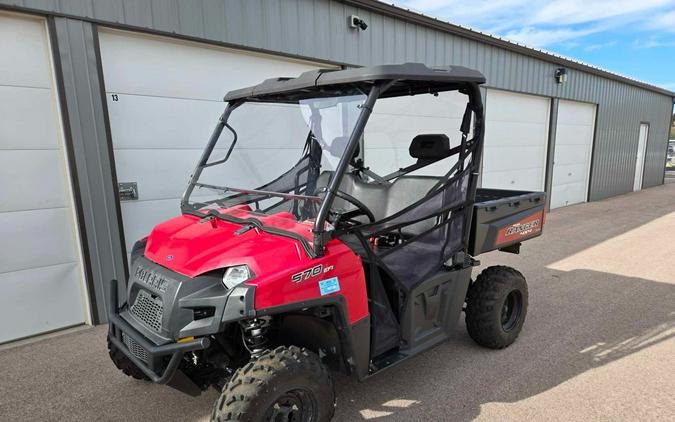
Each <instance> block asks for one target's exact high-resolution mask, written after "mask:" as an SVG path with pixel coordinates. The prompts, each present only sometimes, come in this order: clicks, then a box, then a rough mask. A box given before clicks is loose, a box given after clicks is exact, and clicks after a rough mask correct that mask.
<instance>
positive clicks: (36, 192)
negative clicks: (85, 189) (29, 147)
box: [0, 150, 68, 212]
mask: <svg viewBox="0 0 675 422" xmlns="http://www.w3.org/2000/svg"><path fill="white" fill-rule="evenodd" d="M0 186H2V196H0V212H4V211H19V210H32V209H41V208H57V207H67V206H68V200H67V195H66V192H67V186H66V180H65V170H64V168H63V158H62V157H61V152H60V151H58V150H36V151H25V150H19V151H16V150H14V151H11V150H10V151H8V150H4V151H3V150H0Z"/></svg>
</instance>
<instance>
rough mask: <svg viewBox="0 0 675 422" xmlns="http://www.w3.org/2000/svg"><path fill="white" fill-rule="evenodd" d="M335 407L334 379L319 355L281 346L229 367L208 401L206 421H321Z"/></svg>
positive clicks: (331, 412) (325, 419)
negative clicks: (209, 412)
mask: <svg viewBox="0 0 675 422" xmlns="http://www.w3.org/2000/svg"><path fill="white" fill-rule="evenodd" d="M334 411H335V392H334V391H333V379H332V377H331V375H330V372H329V371H328V369H327V368H326V367H325V366H324V365H323V364H322V363H321V361H320V359H319V357H318V356H317V355H316V354H315V353H312V352H311V351H309V350H306V349H301V348H299V347H296V346H290V347H283V346H282V347H278V348H276V349H274V350H272V351H267V352H265V353H264V354H263V355H261V356H260V357H258V358H257V359H255V360H252V361H251V362H249V363H248V364H246V365H245V366H244V367H242V368H240V369H238V370H237V372H235V373H234V375H233V376H232V378H231V379H230V381H229V382H228V383H227V385H226V386H225V388H223V391H222V393H221V395H220V397H219V398H218V400H217V401H216V403H215V405H214V407H213V413H212V415H211V421H218V422H220V421H247V422H248V421H251V422H252V421H256V422H257V421H274V422H276V421H279V422H282V421H286V422H288V421H293V422H324V421H329V420H330V419H331V418H332V417H333V413H334Z"/></svg>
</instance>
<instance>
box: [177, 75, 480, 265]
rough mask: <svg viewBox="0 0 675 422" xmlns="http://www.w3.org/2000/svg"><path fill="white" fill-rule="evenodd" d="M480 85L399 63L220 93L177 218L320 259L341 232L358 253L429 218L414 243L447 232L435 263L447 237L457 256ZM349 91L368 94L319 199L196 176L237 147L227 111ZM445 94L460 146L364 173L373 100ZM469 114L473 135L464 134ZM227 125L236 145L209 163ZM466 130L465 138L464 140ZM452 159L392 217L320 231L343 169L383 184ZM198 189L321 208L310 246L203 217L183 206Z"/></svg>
mask: <svg viewBox="0 0 675 422" xmlns="http://www.w3.org/2000/svg"><path fill="white" fill-rule="evenodd" d="M484 81H485V79H484V77H483V76H482V75H481V74H480V73H479V72H477V71H473V70H470V69H466V68H463V67H456V66H452V67H443V68H429V67H427V66H424V65H421V64H417V63H406V64H403V65H383V66H376V67H371V68H367V69H349V70H341V71H333V70H316V71H311V72H305V73H303V74H302V75H300V76H299V77H297V78H277V79H270V80H267V81H265V82H263V83H261V84H259V85H256V86H253V87H249V88H244V89H240V90H236V91H232V92H230V93H228V94H227V95H226V96H225V101H226V102H227V106H226V108H225V111H224V112H223V114H222V115H221V117H220V119H219V121H218V124H217V125H216V128H215V129H214V131H213V133H212V135H211V137H210V139H209V142H208V144H207V146H206V148H205V150H204V152H203V154H202V156H201V158H200V159H199V161H198V163H197V166H196V168H195V170H194V171H193V173H192V175H191V177H190V181H189V184H188V187H187V189H186V191H185V193H184V195H183V198H182V201H181V209H182V211H183V213H189V214H195V215H199V216H201V217H208V216H212V217H216V218H222V219H225V220H227V221H231V222H235V223H239V224H243V225H251V226H255V227H258V228H259V229H261V230H264V231H268V232H271V233H275V234H279V235H283V236H288V237H292V238H294V239H296V240H298V241H299V242H300V243H301V244H302V245H303V248H304V249H305V251H306V252H307V253H308V254H309V255H310V256H311V257H317V256H322V255H323V253H324V248H325V246H326V243H327V242H328V241H329V240H331V239H333V238H336V237H341V236H344V235H346V234H353V235H356V237H357V238H358V239H359V243H361V244H362V246H363V247H364V248H365V249H370V248H369V245H368V241H367V239H368V238H371V237H373V236H381V235H384V234H386V233H390V232H395V231H399V232H400V230H401V229H402V228H403V227H405V226H409V225H413V224H416V223H419V222H420V221H422V220H428V219H430V218H435V219H436V220H437V224H435V225H434V226H433V227H432V229H430V230H428V231H427V232H425V233H422V234H420V235H419V236H417V238H421V237H424V236H428V235H429V234H430V233H432V232H433V230H435V231H437V232H440V231H445V232H446V234H445V235H444V236H443V237H445V240H444V244H443V247H442V249H443V251H442V252H441V258H442V259H441V261H443V262H445V261H446V260H447V259H448V258H450V257H451V256H447V255H448V253H447V252H446V251H445V250H446V248H447V247H448V246H449V245H448V244H449V243H450V242H449V237H450V236H452V237H453V238H455V240H453V242H452V243H453V245H452V247H451V249H452V254H450V255H454V254H456V253H457V252H465V251H466V248H467V244H468V240H469V234H470V233H469V231H470V226H471V217H472V211H473V210H472V207H473V202H474V198H475V192H476V185H477V178H478V170H479V168H480V158H481V157H480V156H481V152H482V144H483V132H484V120H483V106H482V101H481V95H480V91H479V84H482V83H484ZM355 90H357V91H360V92H362V93H364V94H367V97H366V99H365V102H364V103H363V105H362V106H361V107H360V108H361V111H360V114H359V116H358V118H357V120H356V123H355V126H354V128H353V130H352V131H351V134H350V135H349V138H348V141H347V145H346V147H345V150H344V152H343V154H342V156H341V158H340V161H339V163H338V165H337V167H336V169H335V171H334V174H333V177H332V178H331V179H330V181H329V183H328V185H327V186H326V187H325V196H324V197H323V199H321V198H320V197H318V196H311V195H298V194H293V193H285V194H283V193H281V194H280V193H278V192H270V191H268V190H265V186H269V184H267V185H265V186H263V187H260V188H259V189H236V188H230V187H227V186H216V185H208V184H204V183H200V182H199V176H200V174H201V173H202V171H203V170H204V169H205V168H207V167H210V166H213V165H216V164H221V163H223V162H225V161H227V160H228V159H229V157H230V155H231V153H232V149H233V148H234V143H235V142H236V136H237V134H236V132H235V131H234V130H233V129H232V127H231V126H229V124H228V119H229V117H230V114H231V113H232V112H233V111H234V110H235V109H236V108H237V107H239V106H241V105H242V104H243V103H245V102H265V101H275V102H296V101H298V100H300V99H303V98H309V97H331V96H338V95H344V93H345V92H354V91H355ZM445 91H459V92H461V93H463V94H465V95H467V96H468V103H467V108H466V111H465V113H464V117H463V119H462V124H461V127H460V131H461V133H462V137H461V142H460V144H459V145H458V146H456V147H454V148H451V149H448V151H447V154H445V155H444V156H441V157H434V158H432V159H425V158H420V159H418V160H417V162H416V163H415V164H413V165H410V166H407V167H405V168H401V169H399V170H397V171H395V172H392V173H390V174H386V175H383V176H381V175H378V174H376V173H375V172H372V171H371V170H370V169H368V168H366V167H364V165H363V162H360V161H359V160H356V159H355V158H354V157H355V155H356V152H357V151H358V148H359V146H360V142H361V139H363V133H364V129H365V127H366V124H367V122H368V119H369V117H370V115H371V113H372V111H373V108H374V106H375V103H376V102H377V100H378V99H380V98H392V97H402V96H409V95H417V94H425V93H428V94H438V93H440V92H445ZM472 116H473V131H471V129H472V127H471V122H472ZM226 128H227V129H228V130H230V131H231V132H232V133H233V134H234V139H235V142H233V143H232V145H231V147H230V149H229V150H228V152H227V154H226V156H225V158H223V159H221V160H217V161H213V162H209V158H210V156H211V154H212V152H213V150H214V147H215V145H216V143H217V141H218V139H219V136H220V134H221V133H222V131H223V130H224V129H226ZM471 132H472V136H471V137H469V135H470V133H471ZM310 138H311V131H310V135H308V145H309V140H310ZM311 154H312V152H311V148H307V155H306V157H309V160H311V159H312V158H311ZM454 155H457V156H458V158H457V161H456V163H455V164H454V165H453V166H452V167H451V168H450V169H449V170H448V172H447V173H446V175H445V176H444V177H442V178H441V179H440V180H439V181H438V183H437V184H436V185H435V186H434V187H433V189H431V190H430V191H429V192H428V193H427V194H426V195H425V196H424V197H423V198H422V199H420V200H418V201H416V202H414V203H413V204H411V205H409V206H407V207H406V208H404V209H402V210H400V211H398V212H396V213H394V214H393V215H389V216H386V217H385V218H383V219H381V220H380V221H374V222H370V223H365V224H362V225H359V226H358V228H356V227H349V228H346V229H328V230H326V227H327V226H326V221H327V218H328V216H329V213H330V211H331V207H332V205H333V203H334V201H335V200H336V198H337V197H339V196H340V193H339V187H340V185H341V183H342V181H343V179H344V177H345V175H346V174H347V173H349V172H350V167H351V168H353V169H355V171H356V172H360V173H362V174H364V175H366V176H368V177H370V178H371V179H373V181H374V182H375V183H381V184H387V183H389V182H390V181H392V180H394V179H397V178H399V177H401V176H405V175H407V174H409V173H411V172H413V171H415V170H418V169H421V168H423V167H426V166H428V165H430V164H433V163H435V162H437V161H439V160H441V159H443V158H447V157H451V156H454ZM299 164H300V163H299ZM315 176H318V175H315ZM199 187H208V188H215V189H222V190H229V191H234V192H236V193H237V194H238V195H263V196H264V195H272V194H273V195H275V196H281V197H282V198H285V199H288V200H303V201H307V202H314V203H320V205H319V209H318V213H317V214H316V218H315V221H314V228H313V231H312V232H313V236H312V243H311V244H310V243H309V242H308V240H307V239H306V238H304V237H302V236H300V235H298V234H296V233H292V232H285V231H284V230H280V229H275V228H270V227H263V225H262V223H260V222H259V221H258V220H257V219H255V218H254V217H253V216H251V217H250V218H246V219H241V218H237V217H234V216H231V215H227V214H223V213H219V212H218V211H216V210H210V211H209V212H208V214H203V213H201V212H199V211H198V210H195V208H194V207H191V206H190V205H189V198H190V195H191V194H192V193H193V191H194V189H195V188H199ZM452 222H454V223H455V224H454V226H453V227H454V228H453V229H452V230H448V227H450V223H452ZM456 226H459V227H456ZM443 227H445V229H443ZM458 229H459V230H458ZM450 231H452V233H450ZM458 235H459V236H458ZM457 237H459V238H457ZM412 240H418V239H412ZM406 243H407V242H406ZM399 246H401V245H399ZM395 249H396V248H394V251H395ZM387 253H392V251H387ZM366 254H367V253H366V252H364V255H366ZM453 259H454V260H457V259H460V260H461V259H462V258H461V257H460V258H457V257H455V258H453Z"/></svg>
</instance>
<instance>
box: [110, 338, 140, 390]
mask: <svg viewBox="0 0 675 422" xmlns="http://www.w3.org/2000/svg"><path fill="white" fill-rule="evenodd" d="M108 353H109V354H110V359H111V360H112V361H113V363H114V364H115V366H116V367H117V369H119V370H120V371H122V372H123V373H124V374H125V375H127V376H130V377H132V378H136V379H137V380H145V381H149V380H150V379H149V378H148V377H147V376H146V375H145V374H144V373H143V371H141V370H140V369H139V368H138V366H136V365H134V363H133V362H132V361H131V360H130V359H129V358H128V357H126V356H125V355H124V353H122V352H121V351H120V350H119V349H118V348H117V347H115V345H114V344H112V343H111V342H110V339H108Z"/></svg>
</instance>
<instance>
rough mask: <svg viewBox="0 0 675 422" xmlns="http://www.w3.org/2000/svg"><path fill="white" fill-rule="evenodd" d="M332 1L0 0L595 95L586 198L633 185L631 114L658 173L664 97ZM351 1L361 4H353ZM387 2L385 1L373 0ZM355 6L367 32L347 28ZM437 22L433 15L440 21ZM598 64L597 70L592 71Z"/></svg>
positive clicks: (534, 89) (300, 52) (653, 180)
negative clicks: (645, 128) (559, 75)
mask: <svg viewBox="0 0 675 422" xmlns="http://www.w3.org/2000/svg"><path fill="white" fill-rule="evenodd" d="M372 3H373V2H372V1H362V2H359V1H337V0H224V1H209V0H187V1H178V0H173V1H172V0H70V1H65V2H62V1H56V0H0V4H5V5H8V6H16V7H20V8H26V9H34V10H38V11H42V12H50V13H56V14H63V15H70V16H77V17H81V18H84V19H87V20H92V21H96V22H100V23H103V24H110V25H114V26H126V27H134V28H142V29H144V30H149V31H153V32H161V33H168V34H176V35H179V36H183V37H188V38H194V39H200V40H209V41H211V42H218V43H224V44H229V45H233V46H243V47H247V48H251V49H261V50H265V51H271V52H279V53H283V54H287V55H292V56H299V57H305V58H312V59H320V60H325V61H329V62H334V63H341V64H347V65H369V64H378V63H401V62H406V61H419V62H424V63H426V64H429V65H440V64H459V65H464V66H468V67H471V68H475V69H478V70H480V71H482V72H483V73H484V74H485V75H486V77H487V80H488V86H489V87H493V88H500V89H506V90H511V91H518V92H525V93H531V94H536V95H543V96H549V97H558V98H564V99H570V100H577V101H586V102H592V103H597V104H599V107H598V121H597V136H596V140H595V147H594V155H593V165H592V176H591V185H590V198H589V199H591V200H596V199H601V198H605V197H609V196H613V195H617V194H621V193H625V192H629V191H631V190H632V184H633V176H634V168H635V159H634V157H635V153H636V151H637V142H638V128H639V123H640V122H649V123H650V131H649V141H648V151H647V158H646V160H647V161H646V165H645V175H644V186H645V187H649V186H654V185H658V184H661V183H662V182H663V163H664V161H665V153H666V144H667V135H668V134H667V131H668V124H669V120H670V114H671V111H672V98H671V97H670V96H668V95H666V94H663V93H659V92H655V91H653V90H649V89H644V88H640V87H637V86H634V85H630V84H627V83H624V82H620V81H617V80H612V79H608V78H606V77H603V76H598V75H596V74H591V73H588V72H586V71H581V70H577V69H573V68H570V66H566V67H567V69H568V75H569V76H568V77H569V80H568V82H567V83H565V84H561V85H559V84H556V83H555V82H554V79H553V73H554V71H555V69H556V68H558V67H560V63H561V62H564V60H562V59H561V60H557V59H552V60H553V61H550V62H549V61H544V60H541V59H540V58H536V57H530V56H527V55H524V54H519V53H516V52H513V51H508V50H506V49H503V48H501V47H497V46H492V45H488V44H484V43H481V42H478V41H475V40H471V39H467V38H464V37H460V36H457V35H453V34H450V33H447V32H443V31H441V30H440V29H437V28H432V27H430V25H423V24H420V23H418V22H413V21H411V20H409V19H404V18H402V17H396V16H388V15H385V14H382V13H380V12H378V11H375V10H372ZM354 4H357V5H361V6H362V7H357V6H355V5H354ZM365 6H367V7H365ZM382 7H387V6H382ZM351 14H357V15H359V16H360V17H362V18H363V19H365V20H366V22H368V25H369V26H368V29H367V30H366V31H355V30H352V29H350V28H348V25H347V18H348V16H349V15H351ZM440 24H441V23H440V22H439V25H440ZM596 73H597V72H596Z"/></svg>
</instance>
